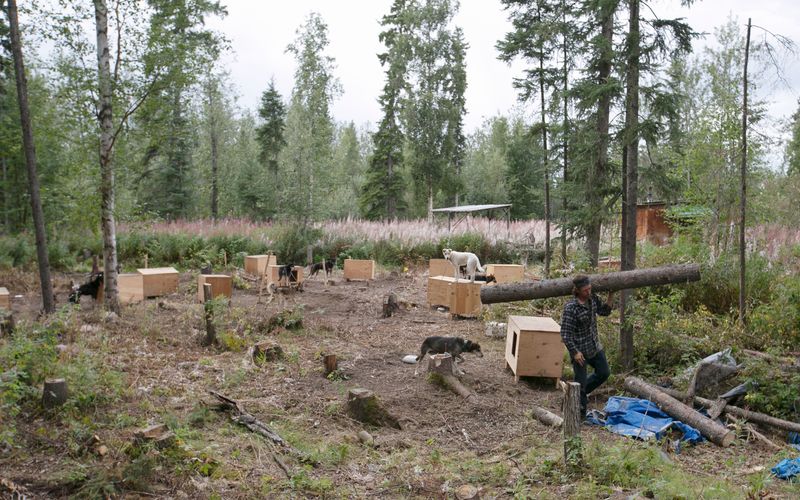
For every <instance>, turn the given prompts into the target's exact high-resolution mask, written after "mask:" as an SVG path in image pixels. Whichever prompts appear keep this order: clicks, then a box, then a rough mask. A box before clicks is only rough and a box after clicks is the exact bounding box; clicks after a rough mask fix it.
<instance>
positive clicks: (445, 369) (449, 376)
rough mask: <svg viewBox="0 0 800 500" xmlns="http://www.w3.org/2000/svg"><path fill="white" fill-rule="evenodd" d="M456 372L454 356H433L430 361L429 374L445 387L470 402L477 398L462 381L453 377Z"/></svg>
mask: <svg viewBox="0 0 800 500" xmlns="http://www.w3.org/2000/svg"><path fill="white" fill-rule="evenodd" d="M455 370H456V366H455V363H454V362H453V356H451V355H450V354H449V353H444V354H433V355H432V356H431V357H430V359H429V360H428V373H431V374H433V375H434V376H436V377H438V378H439V380H441V381H442V383H443V384H444V385H446V386H447V387H448V388H449V389H450V390H452V391H453V392H455V393H456V394H458V395H459V396H461V397H463V398H464V399H467V400H469V399H470V398H473V399H474V398H476V397H477V394H475V393H474V392H473V391H472V390H470V389H469V388H468V387H467V386H465V385H464V384H462V383H461V381H460V380H458V378H457V377H456V376H455V375H453V373H455Z"/></svg>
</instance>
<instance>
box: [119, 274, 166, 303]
mask: <svg viewBox="0 0 800 500" xmlns="http://www.w3.org/2000/svg"><path fill="white" fill-rule="evenodd" d="M178 276H179V275H178V271H177V270H176V269H175V268H172V267H148V268H144V269H137V270H136V272H135V273H128V274H120V275H118V276H117V286H118V290H119V300H120V302H121V303H123V304H130V303H133V302H141V301H143V300H144V299H146V298H148V297H161V296H162V295H169V294H170V293H175V292H177V291H178Z"/></svg>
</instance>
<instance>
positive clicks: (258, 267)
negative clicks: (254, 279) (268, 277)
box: [244, 254, 278, 276]
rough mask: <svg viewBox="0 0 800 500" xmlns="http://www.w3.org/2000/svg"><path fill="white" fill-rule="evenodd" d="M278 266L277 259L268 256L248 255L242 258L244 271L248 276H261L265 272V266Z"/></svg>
mask: <svg viewBox="0 0 800 500" xmlns="http://www.w3.org/2000/svg"><path fill="white" fill-rule="evenodd" d="M277 264H278V258H277V257H276V256H274V255H272V254H270V255H248V256H246V257H245V258H244V271H245V272H246V273H249V274H253V275H256V276H261V275H262V274H264V273H265V272H267V266H274V265H277Z"/></svg>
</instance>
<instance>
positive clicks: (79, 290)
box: [69, 273, 103, 304]
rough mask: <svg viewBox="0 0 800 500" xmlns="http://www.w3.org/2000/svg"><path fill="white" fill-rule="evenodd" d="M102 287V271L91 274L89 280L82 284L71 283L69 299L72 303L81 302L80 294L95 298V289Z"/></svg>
mask: <svg viewBox="0 0 800 500" xmlns="http://www.w3.org/2000/svg"><path fill="white" fill-rule="evenodd" d="M102 287H103V273H97V274H92V275H91V276H90V277H89V281H87V282H86V283H84V284H83V285H80V286H78V285H74V284H73V285H72V291H71V293H70V294H69V301H70V302H71V303H73V304H79V303H80V302H81V296H83V295H91V296H92V298H93V299H95V300H97V291H98V290H100V289H101V288H102Z"/></svg>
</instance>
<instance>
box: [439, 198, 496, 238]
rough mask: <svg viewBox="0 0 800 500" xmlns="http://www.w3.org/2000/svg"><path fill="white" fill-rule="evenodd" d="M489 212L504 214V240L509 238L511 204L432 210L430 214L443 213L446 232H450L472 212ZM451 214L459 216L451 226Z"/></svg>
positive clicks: (463, 206) (462, 206)
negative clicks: (494, 211) (445, 221)
mask: <svg viewBox="0 0 800 500" xmlns="http://www.w3.org/2000/svg"><path fill="white" fill-rule="evenodd" d="M491 210H503V211H504V212H505V213H506V238H511V203H504V204H501V205H461V206H459V207H445V208H434V209H433V210H432V212H443V213H446V214H447V230H448V231H450V232H451V231H452V230H453V228H454V227H456V226H457V225H459V224H460V223H461V221H463V220H464V219H466V218H467V215H469V214H471V213H472V212H483V211H491ZM453 214H461V215H460V216H459V218H458V219H457V220H456V223H455V224H453Z"/></svg>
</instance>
